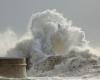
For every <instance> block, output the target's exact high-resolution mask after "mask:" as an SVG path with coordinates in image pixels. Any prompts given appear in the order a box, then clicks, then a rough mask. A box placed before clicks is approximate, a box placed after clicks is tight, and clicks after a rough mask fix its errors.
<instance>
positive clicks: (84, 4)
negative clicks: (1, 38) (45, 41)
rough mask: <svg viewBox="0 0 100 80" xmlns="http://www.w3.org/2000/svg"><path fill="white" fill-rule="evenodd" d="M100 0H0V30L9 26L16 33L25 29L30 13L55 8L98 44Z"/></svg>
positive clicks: (93, 42)
mask: <svg viewBox="0 0 100 80" xmlns="http://www.w3.org/2000/svg"><path fill="white" fill-rule="evenodd" d="M99 8H100V0H0V31H1V32H2V31H4V30H5V29H6V28H8V27H10V28H11V29H13V30H14V31H15V32H16V33H18V34H23V33H24V32H25V31H26V28H27V24H28V21H29V18H30V16H31V15H32V13H35V12H38V11H43V10H45V9H57V11H59V12H61V13H63V14H64V16H65V17H67V18H68V19H70V20H72V21H73V25H75V26H79V27H82V28H83V30H84V31H85V32H86V38H87V39H88V40H90V41H91V43H92V44H93V45H96V46H100V37H99V34H100V27H99V26H100V9H99Z"/></svg>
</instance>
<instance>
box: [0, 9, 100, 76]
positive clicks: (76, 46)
mask: <svg viewBox="0 0 100 80" xmlns="http://www.w3.org/2000/svg"><path fill="white" fill-rule="evenodd" d="M28 29H29V33H26V34H25V35H24V36H23V37H22V38H21V39H18V38H17V35H14V36H10V37H9V36H8V35H7V34H5V37H3V35H4V34H0V37H3V38H2V39H5V38H6V39H9V40H10V41H9V40H8V42H7V43H10V44H9V46H10V47H9V46H4V44H6V43H5V42H4V40H1V41H0V48H2V46H1V44H2V45H3V50H4V51H6V52H5V54H6V56H9V55H10V56H11V55H16V54H15V53H18V55H16V56H17V57H18V56H19V57H20V56H25V57H27V58H28V63H27V64H28V67H29V70H28V71H27V74H28V76H30V77H36V76H39V77H41V76H43V77H45V76H49V77H52V76H59V77H85V76H86V77H91V76H93V77H96V76H95V75H97V76H98V75H100V67H99V66H100V58H99V57H98V56H96V54H97V52H95V51H93V49H92V48H91V47H90V46H89V44H88V41H87V40H86V39H85V33H84V31H82V30H81V29H80V28H78V27H75V26H72V22H71V21H68V20H67V19H66V18H64V17H63V15H62V14H60V13H58V12H57V11H56V10H46V11H43V12H38V13H35V14H33V15H32V16H31V19H30V21H29V26H28ZM6 35H7V36H8V37H6ZM11 35H12V33H11ZM14 37H15V38H14ZM13 38H14V39H13ZM11 44H13V45H11ZM0 51H2V50H0ZM50 56H51V58H53V60H52V61H51V62H50V61H49V59H48V58H49V57H50ZM58 56H60V57H58ZM55 59H57V60H56V62H57V61H58V60H59V62H57V63H54V65H52V64H53V61H54V60H55ZM49 62H50V64H48V63H49ZM47 64H48V65H49V66H48V65H47ZM51 65H52V66H53V68H52V69H49V67H50V66H51ZM52 66H51V67H52Z"/></svg>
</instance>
